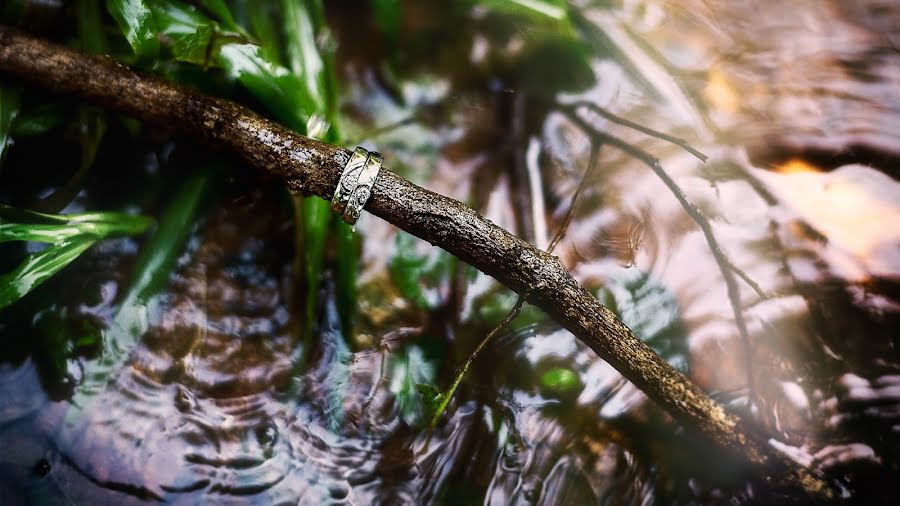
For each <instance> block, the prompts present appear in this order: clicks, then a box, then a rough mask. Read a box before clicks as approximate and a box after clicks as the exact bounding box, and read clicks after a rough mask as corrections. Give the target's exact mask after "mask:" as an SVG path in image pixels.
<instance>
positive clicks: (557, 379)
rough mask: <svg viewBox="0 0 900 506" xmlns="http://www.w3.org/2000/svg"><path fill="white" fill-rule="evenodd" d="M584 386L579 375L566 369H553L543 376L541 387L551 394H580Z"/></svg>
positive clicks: (545, 372)
mask: <svg viewBox="0 0 900 506" xmlns="http://www.w3.org/2000/svg"><path fill="white" fill-rule="evenodd" d="M582 386H583V385H582V384H581V379H580V378H579V377H578V374H576V373H575V372H574V371H572V370H571V369H568V368H566V367H553V368H551V369H549V370H547V371H544V373H543V374H541V387H542V388H543V389H544V390H546V391H548V392H550V393H551V394H557V395H559V394H570V393H572V392H580V391H581V388H582Z"/></svg>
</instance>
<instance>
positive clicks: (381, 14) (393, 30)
mask: <svg viewBox="0 0 900 506" xmlns="http://www.w3.org/2000/svg"><path fill="white" fill-rule="evenodd" d="M401 8H402V7H401V6H400V0H372V13H373V14H374V16H375V23H376V24H377V25H378V29H379V30H381V33H383V34H385V35H387V36H388V37H394V36H396V34H397V32H399V31H400V21H401V18H402V12H403V11H402V10H401Z"/></svg>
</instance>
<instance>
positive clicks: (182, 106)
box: [0, 26, 835, 499]
mask: <svg viewBox="0 0 900 506" xmlns="http://www.w3.org/2000/svg"><path fill="white" fill-rule="evenodd" d="M0 73H3V74H5V75H8V76H10V77H15V78H18V79H21V80H24V81H27V82H30V83H33V84H36V85H39V86H41V87H44V88H46V89H49V90H51V91H53V92H56V93H66V94H72V95H75V96H77V97H80V98H81V99H83V100H86V101H89V102H91V103H94V104H96V105H99V106H101V107H105V108H108V109H112V110H115V111H118V112H120V113H123V114H127V115H130V116H133V117H135V118H138V119H141V120H143V121H147V122H150V123H153V124H155V125H162V126H166V127H169V128H172V129H173V130H174V131H177V132H180V133H182V134H184V135H186V136H189V137H190V138H193V139H195V140H198V141H201V142H205V143H207V144H210V145H212V146H214V147H218V148H221V149H226V150H229V151H231V152H232V153H234V154H236V155H238V156H240V157H241V158H243V159H244V161H246V162H247V163H248V164H250V165H251V166H253V167H255V168H257V169H260V170H262V171H264V172H267V173H269V174H271V175H274V176H277V177H280V178H282V179H283V180H284V182H285V185H286V186H287V187H288V188H289V189H290V190H291V191H293V192H296V193H302V194H306V195H317V196H319V197H321V198H324V199H330V198H331V196H332V194H333V192H334V188H335V186H336V185H337V182H338V179H339V178H340V174H341V170H342V168H343V166H344V164H346V163H347V161H348V160H349V158H350V152H349V151H348V150H346V149H344V148H342V147H339V146H334V145H330V144H327V143H324V142H321V141H317V140H315V139H310V138H308V137H304V136H302V135H298V134H296V133H294V132H292V131H290V130H288V129H287V128H285V127H282V126H281V125H278V124H277V123H274V122H272V121H269V120H267V119H265V118H263V117H261V116H259V115H258V114H255V113H253V112H252V111H250V110H248V109H247V108H245V107H242V106H240V105H238V104H235V103H234V102H231V101H228V100H224V99H219V98H214V97H209V96H205V95H202V94H199V93H196V92H193V91H190V90H188V89H186V88H183V87H180V86H177V85H174V84H171V83H167V82H165V81H162V80H160V79H158V78H153V77H147V76H142V75H139V74H137V73H135V72H134V71H132V70H130V69H128V68H127V67H125V66H123V65H121V64H119V63H118V62H116V61H113V60H110V59H107V58H98V57H91V56H87V55H84V54H82V53H79V52H77V51H74V50H72V49H69V48H66V47H64V46H60V45H57V44H54V43H51V42H47V41H44V40H41V39H39V38H35V37H33V36H30V35H27V34H25V33H23V32H21V31H18V30H16V29H12V28H8V27H3V26H0ZM598 139H599V140H602V141H604V143H610V144H614V145H616V146H617V147H621V146H620V144H623V143H622V141H619V140H618V139H615V138H614V137H610V138H609V139H606V138H604V137H603V136H601V137H599V138H598ZM626 145H627V144H626ZM646 156H648V157H649V155H646ZM648 160H652V157H650V158H648ZM650 165H651V166H657V165H658V164H655V163H653V162H651V163H650ZM657 170H658V167H657ZM365 209H366V210H367V211H369V212H370V213H372V214H374V215H376V216H379V217H381V218H383V219H384V220H386V221H388V222H390V223H392V224H394V225H396V226H397V227H399V228H401V229H403V230H405V231H407V232H409V233H411V234H413V235H415V236H417V237H419V238H422V239H424V240H426V241H428V242H430V243H432V244H434V245H437V246H440V247H442V248H444V249H445V250H447V251H448V252H449V253H451V254H453V255H455V256H456V257H458V258H459V259H461V260H463V261H465V262H467V263H469V264H471V265H473V266H475V267H476V268H478V269H479V270H481V271H482V272H484V273H485V274H487V275H489V276H492V277H494V278H496V279H497V280H498V281H500V282H501V283H503V284H504V285H506V286H507V287H509V288H510V289H512V290H513V291H515V292H517V293H519V294H520V295H522V296H523V297H525V299H526V300H527V301H528V302H529V303H531V304H533V305H535V306H537V307H538V308H540V309H542V310H543V311H544V312H546V313H547V314H548V315H549V316H550V317H551V318H553V319H554V320H556V321H557V322H558V323H560V324H561V325H562V326H563V327H564V328H566V329H567V330H569V331H570V332H572V334H574V335H575V337H577V338H578V339H580V340H581V341H582V342H584V343H585V344H587V346H588V347H590V348H591V349H592V350H593V351H594V352H595V353H597V354H598V355H599V356H600V357H601V358H603V359H604V360H606V361H607V362H609V363H610V365H612V366H613V367H615V368H616V369H617V370H619V372H621V373H622V375H623V376H625V377H626V378H628V379H629V380H630V381H631V382H632V383H634V385H635V386H636V387H638V388H639V389H640V390H642V391H643V392H644V393H646V394H647V396H648V397H650V398H651V399H653V400H654V401H656V402H657V403H658V404H659V405H660V406H661V407H662V408H664V409H665V410H666V411H668V413H670V414H671V415H672V416H673V417H674V418H675V419H676V420H678V421H679V422H681V423H683V424H684V425H686V426H688V427H691V428H694V429H696V430H697V431H699V432H700V433H702V434H703V435H705V436H706V437H707V438H709V440H710V441H712V442H713V443H714V444H716V445H717V446H719V447H721V448H723V449H725V450H727V451H729V452H732V453H734V454H735V455H742V456H743V457H744V458H745V459H746V460H747V461H749V462H751V463H754V464H756V465H760V466H767V467H768V468H769V469H768V471H769V472H770V473H773V474H772V476H773V477H774V478H775V479H776V480H777V482H778V483H782V484H785V485H791V486H794V487H799V488H800V489H802V490H803V491H805V492H806V493H807V494H809V495H810V496H811V497H814V498H817V499H822V498H832V497H834V496H835V489H834V488H833V485H831V484H830V483H829V482H827V481H826V480H825V479H824V478H823V477H822V476H821V475H819V474H817V473H816V472H815V471H812V470H810V469H808V468H806V467H804V466H802V465H800V464H798V463H796V462H794V461H792V460H790V459H788V458H787V457H786V456H785V455H783V454H781V453H780V452H778V451H777V450H776V449H774V448H773V447H772V446H771V445H770V444H769V443H768V438H767V437H766V436H765V435H763V434H761V433H758V432H757V431H756V430H754V429H751V427H750V426H748V425H746V424H745V422H744V421H743V420H741V419H740V418H738V417H736V416H734V415H732V414H729V413H728V412H726V411H725V409H724V408H723V407H722V406H721V405H720V404H718V403H716V402H715V401H713V400H712V399H711V398H710V397H709V396H708V395H706V394H705V393H704V392H703V391H702V390H701V389H700V388H699V387H698V386H697V385H695V384H694V383H693V382H691V381H690V380H689V379H687V378H686V377H685V376H684V375H682V374H681V373H679V372H678V371H677V370H675V369H674V368H673V367H672V366H671V365H669V364H668V363H667V362H666V361H665V360H663V359H662V358H661V357H660V356H659V355H657V354H656V353H655V352H654V351H653V350H652V349H650V347H649V346H647V344H646V343H644V342H643V341H641V340H640V339H638V338H637V337H636V336H635V335H634V333H632V332H631V330H630V329H628V327H627V326H626V325H625V324H624V323H622V321H621V320H619V319H618V318H617V317H616V315H615V314H614V313H613V312H612V311H611V310H609V309H608V308H607V307H605V306H603V305H602V304H601V303H600V302H599V301H598V300H597V299H596V298H595V297H594V296H593V295H591V293H590V292H588V291H587V290H586V289H585V288H584V287H583V286H581V285H580V284H579V283H578V282H577V281H575V279H574V278H573V277H572V275H571V274H570V273H569V272H568V271H567V270H566V269H565V268H564V267H563V266H562V264H561V263H560V262H559V259H558V258H556V257H554V256H552V255H550V254H548V253H546V252H544V251H540V250H538V249H536V248H535V247H534V246H532V245H530V244H528V243H526V242H525V241H522V240H521V239H519V238H518V237H516V236H514V235H513V234H511V233H510V232H509V231H507V230H504V229H502V228H500V227H498V226H497V225H495V224H493V223H491V222H489V221H487V220H485V219H484V218H482V217H481V216H480V215H479V214H478V213H477V212H475V211H474V210H473V209H472V208H470V207H468V206H466V205H465V204H462V203H460V202H458V201H456V200H453V199H450V198H448V197H445V196H443V195H439V194H437V193H434V192H431V191H428V190H426V189H424V188H421V187H419V186H416V185H414V184H413V183H411V182H409V181H407V180H406V179H404V178H402V177H400V176H398V175H397V174H395V173H394V172H391V171H390V170H387V169H382V171H381V172H380V174H379V176H378V179H377V181H376V182H375V186H374V188H373V191H372V196H371V198H370V199H369V201H368V203H367V204H366V207H365Z"/></svg>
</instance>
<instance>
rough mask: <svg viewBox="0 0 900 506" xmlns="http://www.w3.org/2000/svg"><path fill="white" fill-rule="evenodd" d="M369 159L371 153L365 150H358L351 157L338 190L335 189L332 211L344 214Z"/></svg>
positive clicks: (339, 182) (345, 166) (342, 173)
mask: <svg viewBox="0 0 900 506" xmlns="http://www.w3.org/2000/svg"><path fill="white" fill-rule="evenodd" d="M368 158H369V152H368V151H366V150H365V149H363V148H356V149H355V150H354V151H353V154H352V155H350V160H348V161H347V165H344V170H343V171H342V172H341V179H340V180H339V181H338V184H337V188H335V189H334V196H333V197H331V210H332V211H334V212H336V213H343V212H344V209H345V208H346V207H347V202H348V201H349V200H350V196H351V195H353V190H355V189H356V183H357V181H358V180H359V174H360V172H362V170H363V167H365V165H366V160H367V159H368Z"/></svg>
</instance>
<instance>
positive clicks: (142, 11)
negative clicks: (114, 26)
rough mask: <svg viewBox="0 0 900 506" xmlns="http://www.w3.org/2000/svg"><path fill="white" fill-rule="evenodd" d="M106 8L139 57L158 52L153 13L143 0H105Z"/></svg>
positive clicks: (151, 56) (153, 54) (153, 55)
mask: <svg viewBox="0 0 900 506" xmlns="http://www.w3.org/2000/svg"><path fill="white" fill-rule="evenodd" d="M106 8H107V10H108V11H109V13H110V14H111V15H112V17H113V18H114V19H115V20H116V23H118V25H119V28H120V29H121V30H122V34H123V35H124V36H125V40H127V41H128V44H129V45H130V46H131V49H132V50H133V51H134V54H135V55H136V56H137V57H138V58H139V59H147V58H153V57H155V56H156V55H157V54H158V53H159V39H158V38H157V35H156V24H155V22H154V19H153V13H152V12H151V10H150V8H149V7H148V5H147V3H146V2H144V0H106Z"/></svg>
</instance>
